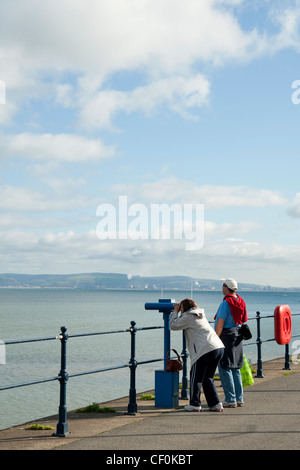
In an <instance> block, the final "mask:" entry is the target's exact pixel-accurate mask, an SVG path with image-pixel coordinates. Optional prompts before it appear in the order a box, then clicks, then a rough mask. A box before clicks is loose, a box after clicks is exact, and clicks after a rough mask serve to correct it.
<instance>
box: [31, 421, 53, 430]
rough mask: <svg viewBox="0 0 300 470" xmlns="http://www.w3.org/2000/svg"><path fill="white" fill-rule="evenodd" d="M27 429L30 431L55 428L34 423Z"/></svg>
mask: <svg viewBox="0 0 300 470" xmlns="http://www.w3.org/2000/svg"><path fill="white" fill-rule="evenodd" d="M26 429H28V430H29V431H51V430H52V429H54V428H53V427H52V426H43V425H42V424H39V423H34V424H29V425H28V426H26Z"/></svg>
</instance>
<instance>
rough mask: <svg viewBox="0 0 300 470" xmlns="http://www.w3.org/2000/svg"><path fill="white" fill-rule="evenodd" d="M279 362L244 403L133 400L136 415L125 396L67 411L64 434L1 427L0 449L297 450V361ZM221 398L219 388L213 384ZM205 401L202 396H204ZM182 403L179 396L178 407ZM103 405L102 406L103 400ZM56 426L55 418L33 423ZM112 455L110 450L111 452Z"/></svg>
mask: <svg viewBox="0 0 300 470" xmlns="http://www.w3.org/2000/svg"><path fill="white" fill-rule="evenodd" d="M283 365H284V360H283V359H280V360H274V361H270V362H267V363H264V365H263V370H264V375H265V377H264V378H260V379H258V378H256V379H255V384H254V385H252V386H251V387H247V388H245V406H244V407H242V408H235V409H225V410H224V412H222V413H212V412H210V411H209V410H208V409H207V407H206V404H205V402H204V405H203V411H202V412H201V413H187V412H185V411H183V409H182V408H179V409H177V410H162V409H156V408H155V407H154V404H153V402H144V401H140V400H137V403H138V409H139V411H140V413H138V414H137V415H136V416H128V415H126V414H124V412H125V411H126V410H127V405H128V397H125V398H124V399H120V400H115V401H113V402H108V403H105V405H106V406H110V407H113V408H114V409H115V410H116V413H111V414H100V415H99V414H91V415H90V414H88V415H84V414H82V413H76V412H70V413H68V424H69V431H71V434H70V435H68V436H66V437H64V438H57V437H53V436H52V432H53V431H28V430H26V425H22V426H15V427H13V428H9V429H6V430H2V431H0V450H4V449H9V450H50V449H58V450H95V449H97V450H119V451H122V450H123V449H124V450H126V451H128V450H144V449H151V450H174V451H177V452H178V449H180V450H182V451H184V450H189V451H192V450H199V449H210V450H211V449H218V450H220V449H226V450H227V449H255V450H261V449H266V450H273V449H289V450H291V449H297V450H299V448H300V374H299V372H300V365H293V364H292V370H291V371H283V370H282V367H283ZM218 391H219V394H220V398H221V399H222V397H223V395H222V388H221V387H219V388H218ZM203 401H204V399H203ZM185 404H187V401H186V400H180V406H181V407H182V406H184V405H185ZM103 405H104V404H103ZM38 422H39V423H41V424H44V425H45V424H50V425H52V426H53V427H56V424H57V416H53V417H49V418H44V419H42V420H39V421H38ZM112 455H113V453H112Z"/></svg>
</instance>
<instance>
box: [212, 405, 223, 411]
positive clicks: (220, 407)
mask: <svg viewBox="0 0 300 470" xmlns="http://www.w3.org/2000/svg"><path fill="white" fill-rule="evenodd" d="M209 411H224V409H223V406H222V403H217V404H216V405H215V406H212V407H211V408H209Z"/></svg>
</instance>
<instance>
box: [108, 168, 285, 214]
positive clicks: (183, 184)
mask: <svg viewBox="0 0 300 470" xmlns="http://www.w3.org/2000/svg"><path fill="white" fill-rule="evenodd" d="M114 192H115V193H117V192H118V193H119V194H127V195H128V196H129V198H130V199H132V200H133V201H134V202H137V201H138V202H144V201H146V203H152V202H171V201H178V202H180V203H182V204H184V203H186V204H187V203H195V204H196V203H197V204H204V205H205V210H207V209H208V210H215V209H225V208H230V207H267V206H283V205H284V204H286V202H287V200H286V198H285V197H284V196H283V195H282V194H281V192H280V191H277V190H270V189H263V188H252V187H247V186H220V185H219V186H215V185H200V186H197V185H196V184H195V183H194V182H192V181H185V180H181V179H179V178H177V177H173V176H172V177H166V178H162V179H160V180H156V181H153V182H150V183H144V184H142V185H140V186H139V187H135V186H134V185H129V186H125V185H121V184H120V185H116V186H114Z"/></svg>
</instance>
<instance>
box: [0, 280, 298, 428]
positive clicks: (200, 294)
mask: <svg viewBox="0 0 300 470" xmlns="http://www.w3.org/2000/svg"><path fill="white" fill-rule="evenodd" d="M240 295H241V296H242V297H243V298H244V300H245V302H246V305H247V311H248V317H249V321H248V324H249V326H250V328H251V330H252V333H253V338H252V340H250V341H249V342H248V344H247V342H246V341H245V342H244V344H245V348H244V352H245V355H246V357H247V358H248V359H249V360H250V361H251V362H252V363H253V364H254V363H256V360H257V356H256V354H257V352H256V345H255V339H256V336H257V331H256V320H255V318H256V312H257V311H259V312H260V313H261V316H262V317H266V318H263V320H262V322H261V337H262V340H263V341H264V340H269V339H273V338H274V321H273V318H272V315H273V313H274V309H275V307H276V306H277V305H285V304H288V305H289V306H290V308H291V311H292V314H296V313H297V314H299V312H300V292H275V291H255V292H254V291H253V292H251V291H243V292H240ZM186 297H188V298H193V299H194V300H195V302H196V303H197V304H198V305H199V306H201V307H202V308H204V309H205V313H206V316H207V318H208V320H209V321H211V322H213V318H214V315H215V313H216V311H217V308H218V306H219V304H220V302H221V301H222V293H221V291H194V292H186V291H179V290H176V291H167V290H151V291H150V290H140V291H139V290H83V289H43V288H42V289H39V288H35V289H30V288H26V289H17V288H16V289H15V288H14V289H9V288H7V289H6V288H2V289H0V318H1V334H0V340H1V341H0V343H1V347H2V353H1V358H0V359H1V361H0V362H1V363H0V374H1V380H0V387H5V386H8V385H12V384H20V383H27V382H31V381H35V380H41V379H44V378H50V377H57V375H58V373H59V371H60V349H61V342H60V340H59V339H54V340H49V341H39V342H32V343H20V344H19V343H18V344H6V342H8V341H11V340H23V339H33V338H44V337H47V338H48V337H51V338H54V337H56V336H58V335H59V334H60V329H61V327H62V326H65V327H66V328H67V333H68V334H69V336H70V337H69V339H68V341H67V372H68V373H69V374H75V373H79V372H85V371H91V370H96V369H101V368H107V367H113V366H117V365H124V364H128V363H129V360H130V333H129V332H126V331H125V332H121V333H108V334H105V335H93V336H78V337H72V335H80V334H83V333H84V334H85V333H95V332H112V331H120V330H127V329H128V328H129V327H130V322H131V321H135V322H136V327H137V328H138V329H139V328H144V327H152V326H163V314H162V313H160V312H158V311H156V310H145V303H147V302H158V300H159V299H160V298H163V299H172V300H174V301H180V300H182V299H183V298H186ZM292 330H293V335H294V334H295V335H297V334H298V335H299V334H300V316H299V315H295V317H293V319H292ZM163 341H164V332H163V329H153V330H151V329H150V330H149V329H147V330H140V331H139V330H138V331H137V333H136V360H137V361H138V362H139V361H147V360H150V359H158V358H163V355H164V345H163ZM251 343H252V344H251ZM298 344H299V339H298ZM171 347H172V348H175V349H176V350H177V351H178V352H179V353H181V351H182V332H179V331H176V332H171ZM298 349H299V346H298ZM3 353H4V354H3ZM290 353H291V354H292V353H293V351H292V350H290ZM284 354H285V346H281V345H278V344H277V343H276V342H275V341H267V342H266V343H263V344H262V355H263V361H266V360H270V359H275V358H278V357H284ZM162 368H163V361H160V362H154V363H149V364H147V365H138V367H137V372H136V373H137V375H136V380H137V383H136V388H137V392H143V391H147V390H151V389H154V376H155V370H157V369H162ZM129 387H130V377H129V368H128V367H126V368H123V369H117V370H111V371H107V372H100V373H95V374H90V375H83V376H78V377H70V378H69V380H68V382H67V409H68V411H70V410H75V409H77V408H80V407H83V406H87V405H89V404H92V403H94V402H97V403H103V402H106V401H109V400H113V399H116V398H120V397H126V396H128V392H129ZM58 407H59V382H58V381H57V380H55V381H52V382H45V383H41V384H34V385H27V386H22V387H19V388H12V389H9V390H1V391H0V429H5V428H8V427H11V426H14V425H18V424H23V423H26V422H28V421H34V420H38V419H40V418H42V417H46V416H50V415H54V414H57V413H58Z"/></svg>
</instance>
